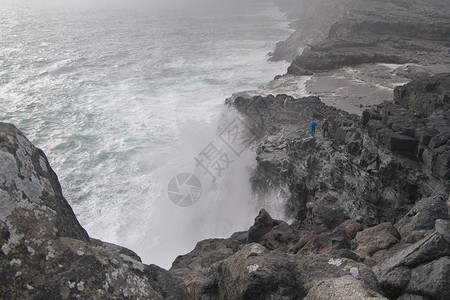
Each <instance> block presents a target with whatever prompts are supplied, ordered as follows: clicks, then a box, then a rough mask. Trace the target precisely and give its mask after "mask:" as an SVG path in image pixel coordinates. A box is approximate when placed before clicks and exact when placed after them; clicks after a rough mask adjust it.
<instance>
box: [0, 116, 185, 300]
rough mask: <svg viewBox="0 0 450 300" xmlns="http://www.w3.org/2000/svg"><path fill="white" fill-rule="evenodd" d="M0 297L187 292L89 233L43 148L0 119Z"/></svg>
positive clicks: (133, 256) (157, 270) (116, 296)
mask: <svg viewBox="0 0 450 300" xmlns="http://www.w3.org/2000/svg"><path fill="white" fill-rule="evenodd" d="M0 169H1V171H0V208H1V209H0V211H1V212H0V245H1V246H0V248H1V251H0V270H1V274H2V276H0V298H2V299H75V298H78V299H80V298H82V299H85V298H91V299H100V298H109V299H119V298H121V299H123V298H147V299H148V298H153V299H163V298H167V299H183V298H185V297H187V293H186V288H185V287H184V284H183V282H182V281H181V280H180V279H178V278H175V277H173V276H172V275H170V274H169V273H168V272H167V271H166V270H162V269H160V268H158V267H156V266H147V265H144V264H142V262H141V260H140V258H139V257H138V256H137V255H136V254H135V253H134V252H132V251H131V250H128V249H125V248H122V247H120V246H116V245H112V244H108V243H104V242H101V241H99V240H93V239H89V237H88V235H87V233H86V231H85V230H84V229H83V228H82V227H81V226H80V224H79V223H78V221H77V219H76V217H75V215H74V213H73V212H72V209H71V207H70V206H69V204H68V203H67V201H66V200H65V199H64V197H63V195H62V192H61V187H60V185H59V182H58V179H57V177H56V175H55V173H54V172H53V170H52V169H51V167H50V165H49V163H48V161H47V159H46V157H45V155H44V153H43V152H42V151H41V150H39V149H37V148H36V147H34V146H33V145H32V144H31V143H30V142H29V141H28V140H27V139H26V138H25V136H24V135H23V134H22V133H21V132H19V131H18V130H17V129H16V128H15V127H14V126H13V125H10V124H5V123H0Z"/></svg>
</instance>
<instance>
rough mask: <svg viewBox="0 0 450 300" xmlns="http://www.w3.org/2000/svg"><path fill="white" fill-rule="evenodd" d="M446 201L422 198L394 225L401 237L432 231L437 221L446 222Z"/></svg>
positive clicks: (436, 197) (437, 198) (437, 197)
mask: <svg viewBox="0 0 450 300" xmlns="http://www.w3.org/2000/svg"><path fill="white" fill-rule="evenodd" d="M445 200H446V199H444V198H443V197H440V196H435V197H429V198H424V199H422V200H420V201H419V202H417V203H416V204H415V205H414V207H413V208H412V209H411V210H410V211H409V212H408V213H407V214H406V215H405V216H404V217H403V218H402V219H401V220H400V221H398V222H397V223H396V224H395V227H396V228H397V230H398V232H399V233H400V235H401V236H402V237H406V236H408V235H409V234H411V232H413V231H414V230H424V229H434V226H435V222H436V220H438V219H444V220H448V219H449V215H448V211H447V204H446V202H445Z"/></svg>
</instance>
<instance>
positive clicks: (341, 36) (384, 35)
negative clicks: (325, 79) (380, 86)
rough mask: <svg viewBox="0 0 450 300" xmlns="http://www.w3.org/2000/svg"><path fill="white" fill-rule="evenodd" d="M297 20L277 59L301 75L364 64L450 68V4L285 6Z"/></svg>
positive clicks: (313, 2) (323, 1) (399, 0)
mask: <svg viewBox="0 0 450 300" xmlns="http://www.w3.org/2000/svg"><path fill="white" fill-rule="evenodd" d="M279 2H280V6H281V7H283V8H284V9H286V10H287V11H289V12H290V14H291V15H292V16H293V17H294V18H295V19H297V21H296V22H295V23H294V25H293V26H294V28H295V29H296V31H295V32H294V33H293V34H292V35H291V36H290V37H289V38H288V39H287V40H286V41H284V42H280V43H279V44H278V45H277V47H276V49H275V51H274V53H273V58H274V59H286V60H288V61H292V64H291V66H290V67H289V70H288V72H289V73H291V74H295V75H303V74H312V72H315V71H323V70H330V69H333V68H336V67H342V66H348V65H355V64H361V63H380V62H383V63H398V64H402V63H417V64H421V65H428V64H435V65H439V66H442V65H447V66H448V65H449V64H450V58H449V50H448V45H449V42H450V22H449V21H448V11H449V9H450V5H449V3H447V2H445V1H439V0H425V1H421V0H420V1H419V0H413V1H404V0H378V1H373V0H338V1H331V0H300V1H294V0H281V1H279Z"/></svg>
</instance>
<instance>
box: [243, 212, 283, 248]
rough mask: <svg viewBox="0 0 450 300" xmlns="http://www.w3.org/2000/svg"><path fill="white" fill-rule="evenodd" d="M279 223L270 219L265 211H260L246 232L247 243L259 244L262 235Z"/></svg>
mask: <svg viewBox="0 0 450 300" xmlns="http://www.w3.org/2000/svg"><path fill="white" fill-rule="evenodd" d="M280 223H281V221H279V220H274V219H272V217H271V216H270V215H269V213H268V212H267V211H266V210H265V209H261V210H260V212H259V214H258V216H257V217H256V218H255V223H253V225H252V227H250V229H249V230H248V236H247V243H253V242H261V241H262V240H263V238H264V235H265V234H266V233H269V232H270V231H271V230H272V228H274V227H275V226H277V225H279V224H280Z"/></svg>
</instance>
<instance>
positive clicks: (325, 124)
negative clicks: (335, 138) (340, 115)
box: [322, 120, 328, 137]
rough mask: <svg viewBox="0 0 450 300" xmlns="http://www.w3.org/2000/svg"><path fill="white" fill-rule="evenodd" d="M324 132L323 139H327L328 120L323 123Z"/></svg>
mask: <svg viewBox="0 0 450 300" xmlns="http://www.w3.org/2000/svg"><path fill="white" fill-rule="evenodd" d="M322 132H323V137H325V133H326V135H327V136H328V121H327V120H324V121H323V124H322Z"/></svg>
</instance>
